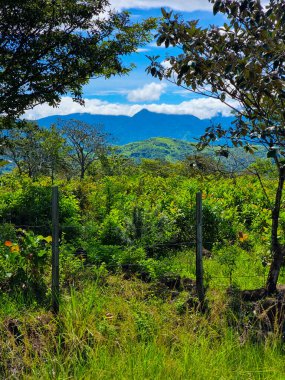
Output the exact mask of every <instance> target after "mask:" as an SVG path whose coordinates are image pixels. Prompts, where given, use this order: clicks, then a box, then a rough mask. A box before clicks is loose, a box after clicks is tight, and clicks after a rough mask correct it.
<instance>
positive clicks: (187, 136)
mask: <svg viewBox="0 0 285 380" xmlns="http://www.w3.org/2000/svg"><path fill="white" fill-rule="evenodd" d="M59 119H61V120H68V119H77V120H81V121H84V122H86V123H88V124H93V125H96V126H98V125H99V126H101V127H102V128H103V130H104V131H105V132H107V133H108V134H110V136H111V139H110V141H111V142H112V143H113V144H115V145H124V144H128V143H131V142H135V141H142V140H146V139H150V138H152V137H168V138H173V139H180V140H184V141H195V138H198V137H199V136H201V135H202V134H203V133H204V131H205V129H206V128H207V127H208V126H209V125H211V124H213V123H214V124H215V123H221V124H222V125H223V126H224V127H226V128H227V127H229V126H230V125H231V122H232V120H233V118H231V117H222V116H217V117H215V118H212V119H211V120H210V119H203V120H201V119H198V118H197V117H195V116H193V115H168V114H161V113H154V112H149V111H147V110H142V111H140V112H138V113H137V114H135V115H134V116H132V117H130V116H114V115H91V114H88V113H75V114H70V115H64V116H49V117H45V118H43V119H39V120H37V122H38V124H39V125H40V126H41V127H50V126H51V125H52V124H54V123H56V122H57V121H58V120H59Z"/></svg>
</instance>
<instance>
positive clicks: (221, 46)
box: [147, 0, 285, 292]
mask: <svg viewBox="0 0 285 380" xmlns="http://www.w3.org/2000/svg"><path fill="white" fill-rule="evenodd" d="M210 1H211V2H212V3H213V11H214V14H216V13H217V12H220V13H222V14H224V15H225V16H226V17H227V19H228V23H225V24H224V25H223V26H222V27H216V26H210V27H208V28H206V29H203V28H201V27H199V25H198V21H189V22H186V21H184V20H182V19H180V18H179V16H177V15H173V14H172V12H170V13H168V12H166V11H165V10H163V11H162V12H163V19H162V21H161V23H160V26H159V29H158V35H157V44H158V45H162V44H164V45H165V47H168V46H170V45H172V46H175V47H179V48H180V49H181V50H180V51H181V53H180V54H179V55H177V56H171V57H169V58H167V59H166V61H167V65H165V64H161V63H160V62H158V57H153V58H151V61H152V62H151V65H150V67H149V68H148V69H147V70H148V72H150V73H151V74H152V75H153V76H155V77H158V78H159V79H163V78H166V79H167V80H169V81H171V82H174V83H176V84H177V85H179V86H182V87H184V88H187V89H188V90H189V91H192V92H195V93H198V94H201V95H205V96H208V97H212V98H215V99H219V100H220V101H221V102H223V103H225V104H227V105H228V106H229V107H231V108H232V110H233V111H234V113H235V115H236V120H235V122H234V123H233V125H232V127H231V128H229V129H228V130H224V129H223V128H222V127H221V126H220V125H218V126H212V127H209V128H208V129H207V131H206V134H205V135H204V136H202V138H201V140H200V148H204V147H205V146H207V145H208V144H210V143H211V142H213V141H215V140H217V139H219V138H223V139H225V138H227V139H228V140H229V141H230V142H231V143H232V144H233V145H234V146H243V147H244V149H245V150H246V151H248V152H250V153H254V151H255V148H254V147H253V145H252V143H253V142H255V143H256V144H259V145H263V146H265V147H266V148H267V150H268V157H271V158H272V159H273V160H274V162H275V164H276V167H277V169H278V173H279V175H278V186H277V190H276V194H275V200H274V204H273V205H272V227H271V251H272V262H271V267H270V271H269V276H268V279H267V289H268V291H269V292H273V291H275V290H276V284H277V280H278V276H279V272H280V268H281V265H282V263H283V261H284V253H285V247H284V246H282V245H281V244H280V241H279V239H278V227H279V217H280V207H281V202H282V192H283V187H284V181H285V111H284V110H285V107H284V106H285V87H284V80H285V55H284V51H285V42H284V41H285V14H284V7H285V2H284V0H270V2H269V4H268V5H267V6H266V7H262V6H261V3H260V1H259V0H243V1H237V0H210ZM220 154H221V155H223V156H227V155H228V151H227V148H226V147H223V148H222V149H221V151H220Z"/></svg>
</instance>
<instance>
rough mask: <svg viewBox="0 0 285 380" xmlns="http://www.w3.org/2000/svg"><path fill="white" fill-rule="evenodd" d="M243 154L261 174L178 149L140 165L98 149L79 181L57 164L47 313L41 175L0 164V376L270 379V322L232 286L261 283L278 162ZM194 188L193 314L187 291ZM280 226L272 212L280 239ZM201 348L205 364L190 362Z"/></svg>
mask: <svg viewBox="0 0 285 380" xmlns="http://www.w3.org/2000/svg"><path fill="white" fill-rule="evenodd" d="M206 163H207V162H206ZM206 163H205V164H206ZM208 165H210V163H209V162H208ZM254 165H255V168H251V170H252V171H254V170H256V169H258V173H259V178H258V176H256V175H253V174H252V171H251V172H244V173H243V174H242V175H239V176H234V177H233V176H232V175H231V176H226V175H222V174H221V173H220V174H219V177H218V176H217V174H216V173H215V174H210V173H209V172H208V171H207V170H206V167H205V166H203V167H195V166H193V165H187V162H177V163H172V164H171V163H166V162H163V163H161V162H160V161H154V160H145V161H143V162H142V163H141V164H140V165H138V164H135V163H132V162H131V161H126V160H125V159H124V158H120V157H119V156H116V155H115V156H111V157H109V158H108V168H109V169H110V168H111V169H112V175H110V174H106V170H105V167H106V162H104V161H103V163H102V162H101V163H100V162H99V161H97V162H96V163H94V164H93V166H92V167H91V168H90V171H89V172H88V175H87V176H86V178H85V179H83V180H79V179H77V178H78V176H79V173H78V174H77V175H76V174H75V175H74V176H73V177H72V178H69V179H64V178H61V176H60V175H57V177H56V178H55V179H54V181H55V183H56V184H57V185H59V187H60V226H61V242H60V283H61V301H60V313H59V315H58V316H57V317H53V315H52V314H51V313H50V311H49V310H50V282H51V278H50V277H51V267H50V262H51V238H50V233H51V222H50V207H51V185H52V179H51V178H50V177H49V176H42V175H39V176H38V177H37V178H29V176H27V175H26V174H22V175H21V176H19V173H18V171H17V170H16V169H15V171H14V172H12V173H9V174H5V175H2V177H1V205H0V210H1V220H2V225H1V228H0V236H1V247H0V266H1V269H0V287H1V296H0V297H1V309H0V315H1V324H0V346H1V353H0V373H1V374H2V375H3V377H4V378H8V377H9V376H10V377H11V378H17V379H20V378H31V379H32V378H36V377H40V378H52V377H54V378H66V377H71V378H83V377H87V378H88V376H89V378H92V376H94V373H96V377H98V378H102V379H108V378H114V373H115V374H116V375H115V377H116V378H118V379H120V378H122V379H123V378H126V376H127V377H130V378H137V379H140V378H146V379H148V378H149V379H151V378H152V379H153V378H155V379H163V378H173V379H181V378H193V377H194V378H201V379H202V378H205V377H207V376H210V374H211V378H214V379H215V378H216V379H220V378H221V377H222V376H226V377H227V378H232V379H236V378H243V377H244V378H249V377H251V378H257V379H260V378H264V379H266V378H268V379H269V378H272V377H274V378H281V377H280V376H281V374H282V372H283V369H284V368H283V367H284V366H283V354H282V352H283V351H282V343H281V335H282V323H281V324H280V323H279V322H278V318H279V317H278V315H277V314H276V318H277V319H276V320H275V322H274V321H272V324H270V323H269V322H268V321H267V319H266V318H265V317H264V316H263V317H262V310H263V309H262V308H263V305H262V304H260V303H259V302H251V303H245V302H243V301H241V298H240V294H242V293H241V290H244V289H256V288H261V287H263V286H264V284H265V279H266V275H267V272H268V265H267V264H268V263H269V261H270V241H269V236H270V235H269V233H268V231H269V229H270V223H271V220H270V206H271V205H270V202H271V201H272V198H273V197H274V191H275V186H276V172H275V171H274V168H273V167H272V166H271V163H270V160H268V159H267V160H264V161H260V162H258V163H256V164H254ZM209 167H210V168H211V166H209ZM217 179H218V181H217ZM260 179H262V186H261V183H260ZM198 190H202V191H203V213H204V228H203V234H204V247H205V250H204V253H205V257H204V269H205V286H206V289H207V291H206V298H207V310H206V311H204V313H202V312H201V310H199V303H198V301H197V296H196V292H195V253H194V252H195V194H196V192H197V191H198ZM283 208H284V204H283V206H282V209H283ZM284 230H285V213H282V215H281V224H280V231H279V233H280V236H281V237H282V236H283V238H284ZM283 238H282V239H283ZM86 256H87V258H86ZM284 275H285V274H283V272H282V273H281V276H280V282H281V283H282V282H284V280H285V279H284ZM258 308H259V309H258ZM260 310H261V311H260ZM265 314H266V313H265ZM7 337H8V339H7ZM206 353H207V365H202V366H200V367H199V366H198V363H200V362H201V360H202V357H203V355H206ZM249 357H250V358H251V359H250V360H249ZM252 358H253V359H252ZM40 363H41V364H40ZM225 374H226V375H225Z"/></svg>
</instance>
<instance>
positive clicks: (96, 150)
mask: <svg viewBox="0 0 285 380" xmlns="http://www.w3.org/2000/svg"><path fill="white" fill-rule="evenodd" d="M59 125H60V126H61V127H62V132H63V135H64V136H65V137H66V139H67V144H68V145H69V146H70V148H71V149H70V153H69V156H70V159H71V162H73V165H74V168H76V167H78V168H79V171H80V178H81V179H83V178H84V176H85V173H86V170H87V169H88V168H89V166H90V165H91V164H92V163H93V162H94V161H96V160H98V159H100V157H101V156H102V155H105V152H106V151H107V149H108V147H107V143H106V135H105V134H104V133H103V132H101V131H100V128H99V127H96V126H94V125H90V124H87V123H84V122H82V121H79V120H75V119H70V120H67V121H63V122H59Z"/></svg>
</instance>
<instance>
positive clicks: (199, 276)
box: [196, 191, 205, 303]
mask: <svg viewBox="0 0 285 380" xmlns="http://www.w3.org/2000/svg"><path fill="white" fill-rule="evenodd" d="M202 251H203V236H202V192H201V191H199V192H198V193H197V194H196V288H197V293H198V298H199V301H200V302H201V303H202V302H203V301H204V297H205V294H204V286H203V256H202Z"/></svg>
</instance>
